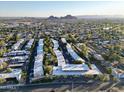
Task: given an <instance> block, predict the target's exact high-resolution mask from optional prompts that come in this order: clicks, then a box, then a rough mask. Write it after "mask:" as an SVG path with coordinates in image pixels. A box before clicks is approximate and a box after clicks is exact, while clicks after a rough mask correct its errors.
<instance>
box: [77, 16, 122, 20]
mask: <svg viewBox="0 0 124 93" xmlns="http://www.w3.org/2000/svg"><path fill="white" fill-rule="evenodd" d="M76 17H77V18H79V19H82V18H86V19H104V18H112V19H113V18H124V16H123V15H80V16H76Z"/></svg>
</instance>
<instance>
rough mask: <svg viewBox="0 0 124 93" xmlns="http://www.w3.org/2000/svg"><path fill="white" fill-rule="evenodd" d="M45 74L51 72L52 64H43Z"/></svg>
mask: <svg viewBox="0 0 124 93" xmlns="http://www.w3.org/2000/svg"><path fill="white" fill-rule="evenodd" d="M45 72H46V74H50V73H51V72H52V66H45Z"/></svg>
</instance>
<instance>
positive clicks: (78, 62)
mask: <svg viewBox="0 0 124 93" xmlns="http://www.w3.org/2000/svg"><path fill="white" fill-rule="evenodd" d="M73 63H74V64H82V63H83V62H82V61H79V60H76V61H74V62H73Z"/></svg>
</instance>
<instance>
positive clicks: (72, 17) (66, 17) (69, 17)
mask: <svg viewBox="0 0 124 93" xmlns="http://www.w3.org/2000/svg"><path fill="white" fill-rule="evenodd" d="M60 19H77V18H76V17H75V16H72V15H66V16H64V17H60Z"/></svg>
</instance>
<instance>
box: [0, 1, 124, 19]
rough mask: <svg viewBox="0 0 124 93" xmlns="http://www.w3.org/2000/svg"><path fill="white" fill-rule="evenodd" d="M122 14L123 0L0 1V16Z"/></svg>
mask: <svg viewBox="0 0 124 93" xmlns="http://www.w3.org/2000/svg"><path fill="white" fill-rule="evenodd" d="M67 14H71V15H73V16H76V15H124V1H13V2H12V1H0V17H48V16H50V15H54V16H58V17H60V16H65V15H67Z"/></svg>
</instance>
